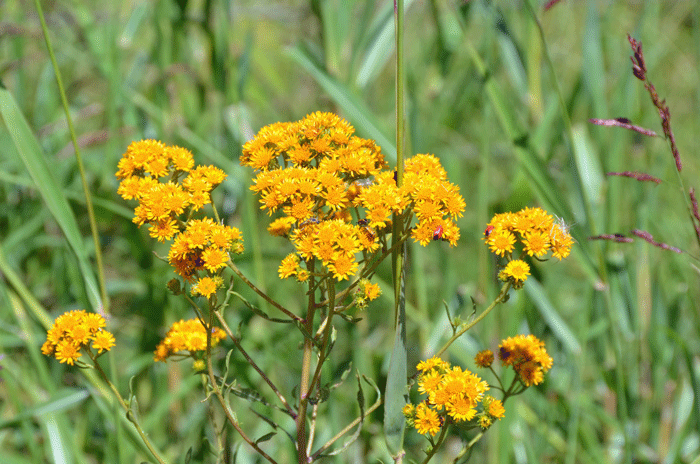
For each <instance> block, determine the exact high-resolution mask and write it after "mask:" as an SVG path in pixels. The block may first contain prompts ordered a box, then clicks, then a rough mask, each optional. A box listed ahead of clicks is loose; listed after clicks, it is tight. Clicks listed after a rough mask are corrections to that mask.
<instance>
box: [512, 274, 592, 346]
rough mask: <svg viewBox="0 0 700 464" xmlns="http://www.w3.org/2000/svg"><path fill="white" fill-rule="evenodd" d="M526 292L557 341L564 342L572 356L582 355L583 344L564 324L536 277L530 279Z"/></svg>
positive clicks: (526, 285)
mask: <svg viewBox="0 0 700 464" xmlns="http://www.w3.org/2000/svg"><path fill="white" fill-rule="evenodd" d="M525 291H526V292H527V294H528V295H529V296H530V298H531V299H532V301H533V302H534V303H535V306H536V307H537V309H538V310H539V312H540V314H541V315H542V318H543V319H544V320H545V322H546V323H547V326H548V327H549V328H550V329H551V330H552V332H554V335H555V336H556V337H557V339H559V341H561V342H562V344H563V345H564V346H565V347H566V348H567V350H568V351H569V352H570V353H571V354H574V355H577V354H580V353H581V343H579V341H578V339H577V338H576V335H574V333H573V331H572V330H571V329H570V328H569V326H568V325H567V324H566V322H564V319H562V318H561V316H560V315H559V313H558V312H557V310H556V309H554V306H552V303H551V302H550V301H549V298H547V295H546V294H545V292H544V289H543V288H542V285H541V284H540V283H539V282H538V281H537V280H536V279H535V278H534V277H529V278H528V279H527V281H526V282H525Z"/></svg>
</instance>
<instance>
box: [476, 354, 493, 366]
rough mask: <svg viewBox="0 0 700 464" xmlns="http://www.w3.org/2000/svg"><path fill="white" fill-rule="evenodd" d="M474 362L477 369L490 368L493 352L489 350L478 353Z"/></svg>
mask: <svg viewBox="0 0 700 464" xmlns="http://www.w3.org/2000/svg"><path fill="white" fill-rule="evenodd" d="M474 362H475V363H476V365H477V366H479V367H491V364H493V351H491V350H483V351H479V352H478V353H477V354H476V358H475V360H474Z"/></svg>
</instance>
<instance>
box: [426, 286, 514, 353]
mask: <svg viewBox="0 0 700 464" xmlns="http://www.w3.org/2000/svg"><path fill="white" fill-rule="evenodd" d="M510 285H511V284H510V282H506V283H505V284H503V287H501V292H500V293H499V294H498V296H497V297H496V299H495V300H493V302H492V303H491V304H490V305H489V307H488V308H486V309H485V310H484V311H483V312H482V313H481V314H479V316H477V318H476V319H474V320H473V321H471V322H470V323H468V324H462V327H461V328H460V329H459V330H458V331H456V332H455V334H454V335H452V338H450V339H449V340H448V341H447V343H445V345H444V346H443V347H442V348H440V349H439V350H438V352H437V353H435V356H437V357H440V356H441V355H442V353H444V352H445V351H447V349H448V348H449V347H450V345H452V343H454V341H455V340H457V339H458V338H459V337H461V336H462V334H464V332H466V331H467V330H469V329H471V328H472V327H474V326H475V325H476V324H478V323H479V322H480V321H481V320H482V319H483V318H485V317H486V315H487V314H488V313H490V312H491V310H492V309H493V308H495V307H496V306H497V305H498V303H501V302H502V301H503V300H504V299H505V298H506V296H507V295H508V290H510Z"/></svg>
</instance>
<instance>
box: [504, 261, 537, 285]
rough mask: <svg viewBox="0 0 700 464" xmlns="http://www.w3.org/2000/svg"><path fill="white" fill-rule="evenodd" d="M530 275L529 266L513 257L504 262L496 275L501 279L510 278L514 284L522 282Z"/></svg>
mask: <svg viewBox="0 0 700 464" xmlns="http://www.w3.org/2000/svg"><path fill="white" fill-rule="evenodd" d="M529 275H530V266H529V265H528V264H527V263H526V262H525V261H523V260H520V259H514V260H512V261H510V262H509V263H508V264H506V267H505V269H503V270H502V271H501V272H500V273H499V275H498V277H499V278H500V279H501V280H504V281H505V280H510V281H511V282H513V284H515V285H519V284H522V283H523V282H525V280H526V279H527V276H529Z"/></svg>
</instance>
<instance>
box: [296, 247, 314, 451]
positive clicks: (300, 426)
mask: <svg viewBox="0 0 700 464" xmlns="http://www.w3.org/2000/svg"><path fill="white" fill-rule="evenodd" d="M307 268H308V269H309V272H310V273H311V276H312V277H311V279H310V280H309V299H308V304H307V309H306V319H305V320H304V329H305V330H306V333H307V334H313V333H314V330H313V329H314V316H315V315H316V292H314V291H313V290H312V289H313V287H314V280H315V279H314V277H313V273H314V260H311V261H309V262H308V264H307ZM312 353H313V340H312V339H311V338H310V337H306V336H305V337H304V349H303V354H302V361H301V377H300V381H299V411H298V415H297V419H296V427H297V440H296V446H297V458H298V462H299V464H306V463H307V462H308V453H307V452H306V441H307V437H306V410H307V407H308V405H309V394H308V391H309V377H310V372H311V355H312Z"/></svg>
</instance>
